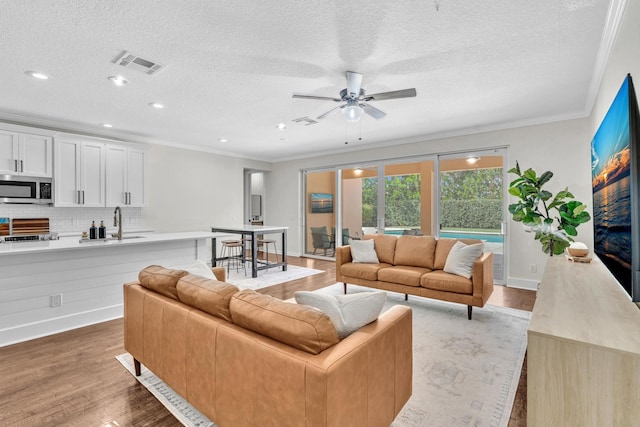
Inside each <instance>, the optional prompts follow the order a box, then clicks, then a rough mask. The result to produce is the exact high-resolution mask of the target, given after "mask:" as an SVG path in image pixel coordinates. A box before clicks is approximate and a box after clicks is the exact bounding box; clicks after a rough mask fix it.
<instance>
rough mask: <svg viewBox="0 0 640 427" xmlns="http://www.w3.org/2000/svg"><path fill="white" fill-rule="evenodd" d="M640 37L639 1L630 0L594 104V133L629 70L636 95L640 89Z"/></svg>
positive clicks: (592, 119)
mask: <svg viewBox="0 0 640 427" xmlns="http://www.w3.org/2000/svg"><path fill="white" fill-rule="evenodd" d="M639 40H640V2H638V1H636V0H629V1H628V2H627V7H626V10H625V12H624V16H623V18H622V23H621V25H620V29H619V30H618V35H617V37H616V40H615V42H614V45H613V49H612V51H611V54H610V55H609V59H608V61H607V66H606V68H605V72H604V75H603V78H602V82H601V83H600V89H599V90H598V96H597V97H596V101H595V104H594V106H593V111H592V114H591V125H592V131H593V133H594V134H595V132H596V130H597V129H598V126H599V125H600V122H601V121H602V118H603V117H604V115H605V114H607V111H608V110H609V106H610V105H611V102H612V101H613V98H615V96H616V94H617V93H618V90H619V89H620V86H622V82H623V81H624V78H625V76H626V75H627V74H628V73H631V77H632V78H633V84H634V86H635V89H636V96H638V93H639V92H640V43H639V42H638V41H639Z"/></svg>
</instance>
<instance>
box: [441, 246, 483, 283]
mask: <svg viewBox="0 0 640 427" xmlns="http://www.w3.org/2000/svg"><path fill="white" fill-rule="evenodd" d="M482 246H483V245H482V243H476V244H473V245H465V244H464V243H462V242H459V241H458V242H456V244H455V245H453V247H452V248H451V252H449V255H448V256H447V262H445V264H444V272H445V273H451V274H457V275H458V276H462V277H466V278H467V279H470V278H471V273H472V272H473V262H474V261H475V260H476V259H477V258H478V257H479V256H480V255H482Z"/></svg>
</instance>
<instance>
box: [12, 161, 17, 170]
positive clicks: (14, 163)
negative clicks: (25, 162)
mask: <svg viewBox="0 0 640 427" xmlns="http://www.w3.org/2000/svg"><path fill="white" fill-rule="evenodd" d="M13 171H14V172H18V161H17V160H14V161H13Z"/></svg>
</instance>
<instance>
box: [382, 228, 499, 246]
mask: <svg viewBox="0 0 640 427" xmlns="http://www.w3.org/2000/svg"><path fill="white" fill-rule="evenodd" d="M402 232H403V230H385V231H384V234H393V235H395V236H400V235H402ZM440 237H444V238H446V239H479V240H484V241H487V242H491V243H503V241H504V239H503V236H502V234H494V233H469V232H467V233H465V232H463V231H441V232H440Z"/></svg>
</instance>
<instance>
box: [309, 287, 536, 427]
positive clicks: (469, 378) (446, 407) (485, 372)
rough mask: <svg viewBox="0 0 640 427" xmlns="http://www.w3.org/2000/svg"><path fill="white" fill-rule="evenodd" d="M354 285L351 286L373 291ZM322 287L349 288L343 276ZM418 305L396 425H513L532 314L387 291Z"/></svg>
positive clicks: (334, 291)
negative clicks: (407, 384) (409, 387)
mask: <svg viewBox="0 0 640 427" xmlns="http://www.w3.org/2000/svg"><path fill="white" fill-rule="evenodd" d="M371 290H372V289H370V288H365V287H360V286H356V285H348V287H347V292H348V293H353V292H364V291H371ZM317 292H322V293H326V294H331V295H339V294H342V283H337V284H335V285H332V286H329V287H326V288H323V289H320V290H318V291H317ZM397 304H401V305H408V306H409V307H411V308H412V310H413V394H412V396H411V398H410V399H409V401H408V402H407V404H406V405H405V406H404V408H403V409H402V411H401V412H400V414H399V415H398V417H397V418H396V420H395V421H394V422H393V424H392V427H418V426H420V427H427V426H428V427H463V426H464V427H469V426H473V427H484V426H491V427H494V426H498V427H506V426H507V425H508V424H509V417H510V416H511V409H512V408H513V401H514V398H515V395H516V390H517V388H518V382H519V380H520V371H521V370H522V363H523V361H524V354H525V351H526V349H527V326H528V325H529V317H530V315H531V313H529V312H527V311H522V310H515V309H510V308H504V307H496V306H492V305H485V306H484V307H483V308H478V307H474V308H473V320H468V319H467V307H466V306H465V305H462V304H453V303H447V302H441V301H435V300H430V299H427V298H420V297H413V296H411V295H410V296H409V301H404V295H402V294H397V293H393V292H388V293H387V303H386V306H385V307H390V306H392V305H397Z"/></svg>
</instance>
